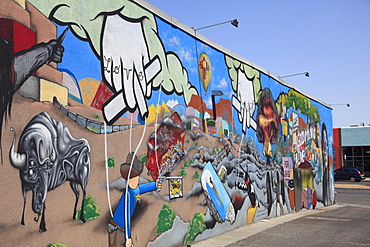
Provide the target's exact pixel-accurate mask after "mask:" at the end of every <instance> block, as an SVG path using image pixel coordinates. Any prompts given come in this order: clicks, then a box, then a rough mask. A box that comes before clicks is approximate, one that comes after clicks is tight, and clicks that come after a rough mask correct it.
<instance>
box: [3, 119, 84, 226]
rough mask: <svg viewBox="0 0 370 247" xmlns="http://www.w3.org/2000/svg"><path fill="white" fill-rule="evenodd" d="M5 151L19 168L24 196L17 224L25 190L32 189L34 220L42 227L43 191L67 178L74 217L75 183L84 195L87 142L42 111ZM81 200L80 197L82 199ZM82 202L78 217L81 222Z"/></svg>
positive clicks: (52, 187)
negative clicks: (72, 193) (74, 135)
mask: <svg viewBox="0 0 370 247" xmlns="http://www.w3.org/2000/svg"><path fill="white" fill-rule="evenodd" d="M11 130H12V131H14V140H13V143H12V146H11V148H10V151H9V159H10V163H11V165H12V166H13V167H14V168H17V169H19V173H20V179H21V182H22V193H23V198H24V205H23V212H22V220H21V224H22V225H24V213H25V207H26V198H27V192H28V191H29V190H32V193H33V198H32V209H33V211H34V212H35V213H36V214H38V217H37V218H35V221H38V220H39V217H40V215H42V216H41V222H40V226H39V231H40V232H44V231H46V225H45V199H46V195H47V192H48V191H50V190H54V189H55V188H56V187H58V186H60V185H61V184H63V183H64V182H66V181H69V183H70V186H71V188H72V190H73V192H74V193H75V195H76V202H75V206H74V211H73V219H74V220H77V219H76V210H77V204H78V200H79V196H80V191H79V189H78V185H80V186H81V188H82V194H83V198H85V196H86V185H87V182H88V180H89V176H90V157H89V153H90V146H89V144H88V142H87V141H86V140H85V139H75V138H73V137H72V136H71V134H70V133H69V130H68V129H67V128H66V127H64V126H63V124H62V123H61V122H57V121H55V120H54V119H52V118H51V117H50V116H49V115H48V114H47V113H46V112H42V113H40V114H38V115H36V116H35V117H34V118H33V119H32V120H31V121H30V122H29V123H28V124H27V126H26V127H25V128H24V130H23V132H22V135H21V136H20V138H19V144H18V150H17V151H15V142H16V134H15V130H14V129H13V128H11ZM82 201H83V200H82ZM83 211H84V205H83V202H82V207H81V216H80V219H79V220H80V221H81V222H82V223H84V222H85V217H84V214H83Z"/></svg>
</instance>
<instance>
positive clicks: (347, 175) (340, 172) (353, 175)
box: [334, 167, 365, 183]
mask: <svg viewBox="0 0 370 247" xmlns="http://www.w3.org/2000/svg"><path fill="white" fill-rule="evenodd" d="M363 179H365V176H364V174H362V173H361V172H360V171H359V170H358V169H356V168H347V167H343V168H339V169H337V170H335V171H334V180H335V181H337V180H349V181H351V182H352V183H353V182H355V181H356V182H360V181H361V180H363Z"/></svg>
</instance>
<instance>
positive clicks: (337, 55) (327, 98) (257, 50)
mask: <svg viewBox="0 0 370 247" xmlns="http://www.w3.org/2000/svg"><path fill="white" fill-rule="evenodd" d="M148 2H150V3H151V4H153V5H155V6H156V7H157V8H159V9H161V10H162V11H164V12H166V13H167V14H169V15H171V16H173V17H174V18H176V19H177V20H178V21H180V22H182V23H184V24H185V25H187V26H189V27H202V26H207V25H210V24H214V23H219V22H223V21H227V20H232V19H235V18H237V19H238V21H239V28H235V27H233V26H232V25H230V24H224V25H220V26H215V27H211V28H207V29H202V30H198V32H199V33H201V34H203V35H204V36H206V37H207V38H209V39H210V40H212V41H214V42H216V43H218V44H220V45H222V46H223V47H225V48H227V49H229V50H231V51H233V52H235V53H237V54H238V55H240V56H242V57H244V58H246V59H247V60H249V61H251V62H253V63H254V64H257V65H258V66H260V67H262V68H264V69H266V70H268V71H270V72H271V73H272V74H274V75H277V76H284V75H290V74H296V73H301V72H305V71H308V72H309V73H310V77H305V76H303V75H300V76H294V77H288V78H285V81H286V82H288V83H290V84H292V85H294V86H295V87H297V88H298V89H300V90H302V91H303V92H305V93H307V94H308V95H310V96H312V97H314V98H317V99H319V100H321V101H323V102H325V103H328V104H332V105H333V109H334V110H333V121H334V124H333V126H334V127H348V126H349V125H351V124H359V123H362V122H363V123H365V124H370V114H369V111H368V110H364V109H368V106H369V105H370V97H369V96H368V95H369V92H370V75H369V73H368V71H369V67H370V49H369V44H370V1H368V0H352V1H348V0H327V1H319V0H311V1H301V0H298V1H297V0H282V1H275V0H265V1H250V0H235V1H232V2H230V3H229V2H227V4H221V3H222V2H215V1H210V0H203V1H195V0H187V1H169V0H149V1H148ZM345 103H350V105H351V107H350V108H347V107H346V106H345V105H335V104H345Z"/></svg>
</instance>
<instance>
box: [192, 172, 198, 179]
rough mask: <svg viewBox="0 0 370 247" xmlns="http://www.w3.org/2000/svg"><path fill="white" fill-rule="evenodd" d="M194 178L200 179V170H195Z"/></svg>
mask: <svg viewBox="0 0 370 247" xmlns="http://www.w3.org/2000/svg"><path fill="white" fill-rule="evenodd" d="M193 178H194V179H199V172H198V171H195V172H194V176H193Z"/></svg>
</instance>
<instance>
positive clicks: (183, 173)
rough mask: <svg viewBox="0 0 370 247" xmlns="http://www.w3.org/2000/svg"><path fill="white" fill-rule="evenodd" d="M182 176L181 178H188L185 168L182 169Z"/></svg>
mask: <svg viewBox="0 0 370 247" xmlns="http://www.w3.org/2000/svg"><path fill="white" fill-rule="evenodd" d="M180 176H181V177H186V171H185V168H184V167H183V168H182V169H181V172H180Z"/></svg>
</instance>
